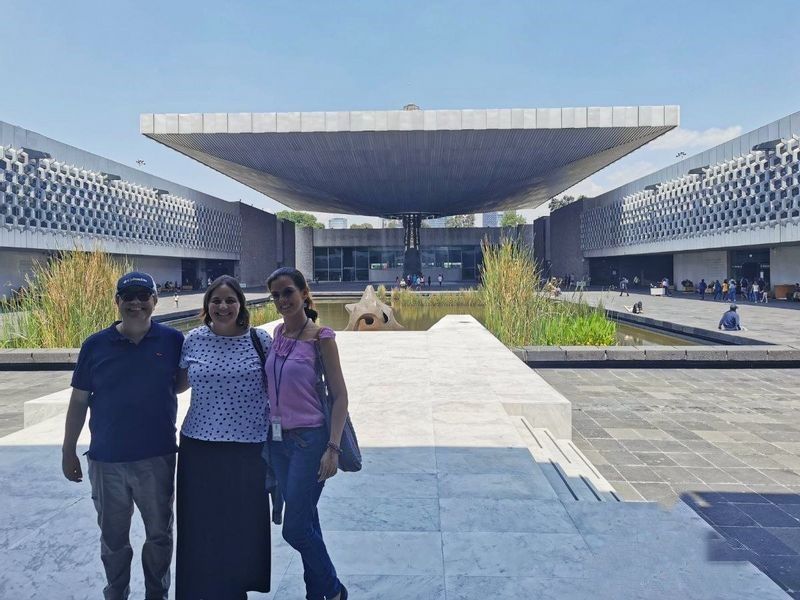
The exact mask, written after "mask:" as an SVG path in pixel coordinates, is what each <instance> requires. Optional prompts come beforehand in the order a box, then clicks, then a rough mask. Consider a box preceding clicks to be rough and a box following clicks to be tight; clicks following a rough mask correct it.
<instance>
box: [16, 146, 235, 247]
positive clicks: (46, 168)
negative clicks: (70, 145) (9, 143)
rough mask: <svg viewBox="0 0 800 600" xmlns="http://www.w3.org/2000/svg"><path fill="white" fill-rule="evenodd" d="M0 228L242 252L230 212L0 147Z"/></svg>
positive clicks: (37, 153)
mask: <svg viewBox="0 0 800 600" xmlns="http://www.w3.org/2000/svg"><path fill="white" fill-rule="evenodd" d="M0 227H3V228H6V229H9V230H14V229H16V230H20V231H35V232H41V233H50V234H54V235H60V236H65V237H90V238H91V237H97V238H101V239H102V238H105V239H111V240H113V241H115V242H122V243H126V242H127V243H132V244H137V245H141V244H148V245H154V246H160V247H164V248H176V247H179V248H182V249H202V250H212V251H219V252H226V253H238V252H239V251H240V248H241V236H242V233H241V230H242V224H241V217H240V216H239V215H238V214H236V213H228V212H223V211H219V210H216V209H213V208H210V207H207V206H203V205H202V204H199V203H197V202H195V201H193V200H189V199H186V198H183V197H180V196H176V195H172V194H170V193H168V192H167V191H165V190H158V189H155V188H151V187H145V186H141V185H137V184H136V183H134V182H130V181H124V180H121V179H120V178H119V177H118V176H115V175H112V174H107V173H100V172H96V171H90V170H86V169H81V168H79V167H76V166H72V165H68V164H64V163H62V162H59V161H57V160H53V159H52V158H50V157H49V155H47V154H44V153H39V152H35V151H27V150H25V149H21V148H16V149H15V148H11V147H4V146H0ZM168 253H169V252H167V254H168Z"/></svg>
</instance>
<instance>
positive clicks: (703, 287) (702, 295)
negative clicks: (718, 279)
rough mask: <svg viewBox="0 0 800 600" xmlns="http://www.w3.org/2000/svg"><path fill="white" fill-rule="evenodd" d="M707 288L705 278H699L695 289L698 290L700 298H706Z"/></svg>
mask: <svg viewBox="0 0 800 600" xmlns="http://www.w3.org/2000/svg"><path fill="white" fill-rule="evenodd" d="M707 289H708V284H707V283H706V280H705V279H701V280H700V283H699V284H698V285H697V291H698V292H700V300H705V299H706V290H707Z"/></svg>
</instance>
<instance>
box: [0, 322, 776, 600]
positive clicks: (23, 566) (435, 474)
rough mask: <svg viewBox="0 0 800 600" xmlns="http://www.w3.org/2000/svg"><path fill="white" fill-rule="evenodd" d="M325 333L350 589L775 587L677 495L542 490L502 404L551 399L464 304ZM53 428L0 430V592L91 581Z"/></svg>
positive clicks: (90, 590)
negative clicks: (589, 496)
mask: <svg viewBox="0 0 800 600" xmlns="http://www.w3.org/2000/svg"><path fill="white" fill-rule="evenodd" d="M338 340H339V346H340V351H341V356H342V363H343V369H344V371H345V373H346V376H347V382H348V387H349V389H350V395H351V398H352V400H351V402H352V404H351V414H352V416H353V420H354V422H355V424H356V427H357V429H358V433H359V437H360V441H361V443H362V448H363V452H364V458H365V467H364V470H363V471H362V472H361V473H358V474H340V475H337V476H336V477H335V478H334V479H333V480H332V481H331V482H330V483H329V484H328V485H327V488H326V491H325V493H324V494H323V500H322V502H321V505H320V516H321V520H322V523H323V527H324V529H325V536H326V540H327V541H328V543H329V548H330V551H331V553H332V556H333V559H334V562H335V563H336V566H337V569H338V571H339V573H340V575H341V577H342V579H343V580H344V581H345V582H346V583H347V585H348V587H349V588H350V590H351V592H352V593H353V597H354V598H355V597H358V598H362V599H368V600H369V599H378V598H380V599H384V598H391V599H392V600H411V599H414V600H445V599H447V600H473V599H475V600H477V599H479V598H480V599H484V598H487V597H493V598H543V599H550V600H556V599H557V600H583V599H585V598H589V597H597V598H618V599H625V600H627V599H630V600H640V599H643V598H647V599H648V600H650V599H673V598H674V599H677V598H680V599H687V598H688V599H696V600H709V599H716V600H731V599H741V600H751V599H752V598H759V599H760V600H779V599H782V598H786V597H787V596H786V594H785V593H784V592H783V591H782V590H781V589H780V588H779V587H778V586H777V585H776V584H775V583H774V582H773V581H771V580H770V579H769V578H768V577H767V576H765V575H764V574H763V573H762V572H761V571H759V570H758V569H757V568H756V567H755V566H753V564H751V563H750V562H748V561H746V560H742V559H741V557H740V556H738V555H737V553H736V552H735V551H734V549H732V548H731V547H730V545H729V544H728V543H727V542H726V541H725V540H724V539H723V537H722V536H720V535H719V534H717V533H715V532H714V530H713V529H712V528H711V527H710V526H709V525H708V524H707V523H706V522H705V521H704V520H703V519H701V518H700V517H699V516H698V515H697V514H696V513H695V512H694V511H693V510H691V509H690V508H688V507H687V506H686V505H685V504H683V503H678V504H676V505H674V506H672V507H663V506H660V505H659V504H656V503H645V502H636V503H619V502H596V501H588V500H571V499H565V498H564V497H563V496H561V495H559V494H557V493H556V491H555V489H554V487H553V485H552V484H551V480H550V479H548V477H547V476H546V475H545V472H544V465H540V464H538V463H537V462H535V461H534V460H533V458H532V454H531V450H530V447H531V445H532V444H533V443H534V441H533V438H532V437H531V436H526V435H525V434H524V428H520V427H519V424H520V417H519V416H518V415H520V414H527V415H528V418H529V420H530V421H531V424H532V425H533V426H534V427H542V426H548V423H550V425H549V426H550V427H552V428H555V429H558V428H560V427H561V425H560V424H559V423H562V424H563V418H564V415H563V413H559V410H560V407H563V406H564V405H565V401H564V398H563V396H561V395H560V394H559V393H558V392H557V391H555V390H554V389H553V388H552V387H551V386H549V385H547V383H546V382H545V381H544V379H542V378H541V377H540V376H539V375H538V374H537V373H536V372H535V371H533V370H531V369H529V368H528V367H526V366H525V365H524V364H523V363H522V362H521V361H519V360H518V359H517V358H515V357H514V355H513V354H512V353H511V352H510V351H509V350H508V349H506V348H505V347H503V346H502V345H501V344H500V343H499V342H498V341H497V340H496V339H495V338H494V337H493V336H491V335H490V334H489V333H488V332H487V331H486V330H485V329H483V328H482V327H480V326H479V325H478V323H477V322H476V321H474V319H472V318H471V317H462V316H450V317H446V318H445V319H443V320H442V321H440V323H438V324H437V325H436V326H434V328H432V329H431V330H429V331H421V332H387V333H372V334H370V335H364V334H358V333H351V332H340V333H339V334H338ZM407 381H413V382H414V385H413V386H411V387H406V386H405V383H404V382H407ZM539 407H541V409H542V410H541V411H538V408H539ZM567 408H568V407H567ZM185 409H186V398H185V396H184V397H183V398H182V399H181V410H182V411H185ZM569 414H570V413H569V412H567V413H566V415H567V416H568V415H569ZM515 415H516V416H515ZM558 415H561V416H560V417H559V418H560V419H562V421H559V420H558V419H556V416H558ZM538 418H541V419H542V422H537V419H538ZM567 418H568V417H567ZM548 420H549V421H548ZM62 433H63V416H56V417H53V418H50V419H47V420H45V421H43V422H41V423H38V424H36V425H34V426H31V427H28V428H26V429H24V430H22V431H19V432H16V433H14V434H11V435H9V436H6V437H3V438H0V548H1V549H2V552H0V597H2V598H14V599H15V600H17V599H19V600H23V599H26V598H37V599H38V598H41V599H46V600H50V599H51V598H59V599H64V600H69V599H78V598H87V597H93V598H96V597H99V596H100V595H101V594H100V589H101V587H102V585H103V580H102V574H101V566H100V560H99V548H98V533H97V527H96V524H95V515H94V509H93V507H92V503H91V499H90V498H89V494H88V484H87V483H86V482H84V483H83V484H81V485H76V484H72V483H70V482H67V481H66V480H64V479H63V477H62V475H61V473H60V469H59V447H60V444H61V437H62ZM85 442H86V434H85V433H84V437H83V439H82V443H83V444H85ZM134 522H135V523H136V525H135V527H134V532H133V538H132V541H133V545H134V548H135V556H137V561H138V548H139V546H140V545H141V542H142V535H143V534H142V528H141V525H140V524H139V523H138V520H137V519H134ZM272 541H273V562H272V564H273V571H272V585H273V592H271V593H270V594H266V595H263V594H262V595H258V594H251V595H250V598H251V600H255V599H256V598H258V599H259V600H266V599H275V600H296V599H297V598H300V597H302V595H303V591H302V585H303V584H302V575H301V569H302V567H301V564H300V561H299V560H298V557H297V556H296V554H295V553H294V552H293V551H291V550H290V549H289V548H288V547H287V546H286V545H285V544H284V543H283V541H282V540H281V538H280V534H279V532H278V530H277V529H273V532H272ZM133 572H134V580H133V582H132V586H133V589H132V597H136V596H137V595H138V596H140V595H141V592H142V577H141V572H140V569H139V568H138V563H137V568H135V569H134V571H133Z"/></svg>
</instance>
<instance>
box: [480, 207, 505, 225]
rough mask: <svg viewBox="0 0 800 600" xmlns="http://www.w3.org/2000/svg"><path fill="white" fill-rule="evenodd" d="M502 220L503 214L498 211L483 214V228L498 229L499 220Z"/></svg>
mask: <svg viewBox="0 0 800 600" xmlns="http://www.w3.org/2000/svg"><path fill="white" fill-rule="evenodd" d="M502 218H503V213H501V212H498V211H493V212H486V213H483V226H484V227H500V219H502Z"/></svg>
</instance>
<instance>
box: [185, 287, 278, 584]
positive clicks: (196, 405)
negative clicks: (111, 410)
mask: <svg viewBox="0 0 800 600" xmlns="http://www.w3.org/2000/svg"><path fill="white" fill-rule="evenodd" d="M201 317H202V319H203V321H204V323H205V325H203V326H202V327H198V328H197V329H194V330H192V331H190V332H189V334H188V335H187V336H186V340H185V342H184V344H183V352H182V355H181V362H180V366H181V368H182V369H183V371H182V374H183V377H185V378H188V382H189V384H190V385H191V388H192V394H191V403H190V406H189V412H188V413H187V415H186V419H185V420H184V422H183V425H182V427H181V436H180V449H179V451H178V478H177V518H178V528H177V529H178V540H177V560H176V574H175V594H176V598H177V599H178V600H198V599H199V598H219V599H225V600H239V599H241V600H246V598H247V591H248V590H249V591H257V592H268V591H269V583H270V539H269V530H270V525H269V500H268V496H267V492H266V491H265V489H264V482H265V477H266V464H265V463H264V461H263V459H262V457H261V451H262V449H263V446H264V442H265V440H266V439H267V422H268V415H267V411H268V408H267V390H266V384H265V381H264V375H263V371H262V369H261V360H260V358H259V355H258V352H257V351H256V348H255V346H254V341H253V339H252V337H251V335H250V315H249V313H248V311H247V307H246V306H245V297H244V293H243V292H242V288H241V287H240V285H239V282H238V281H236V279H234V278H233V277H229V276H227V275H223V276H222V277H219V278H218V279H216V280H215V281H213V282H212V283H211V285H210V286H209V287H208V289H207V290H206V293H205V296H204V297H203V310H202V313H201ZM255 331H256V334H257V335H258V338H259V340H260V341H261V345H262V347H263V348H264V351H265V352H268V351H269V348H270V346H271V345H272V338H270V336H269V334H267V333H266V332H265V331H263V330H260V329H256V330H255Z"/></svg>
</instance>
